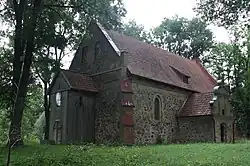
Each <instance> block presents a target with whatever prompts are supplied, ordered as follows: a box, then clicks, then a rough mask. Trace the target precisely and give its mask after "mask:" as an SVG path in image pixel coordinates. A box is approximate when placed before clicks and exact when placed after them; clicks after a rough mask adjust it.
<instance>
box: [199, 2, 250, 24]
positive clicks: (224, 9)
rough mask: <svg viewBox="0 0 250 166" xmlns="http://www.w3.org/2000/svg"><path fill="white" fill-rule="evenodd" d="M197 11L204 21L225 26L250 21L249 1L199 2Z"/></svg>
mask: <svg viewBox="0 0 250 166" xmlns="http://www.w3.org/2000/svg"><path fill="white" fill-rule="evenodd" d="M195 10H196V11H197V12H198V13H199V15H200V16H202V18H203V19H204V20H206V21H214V22H216V23H218V24H219V25H224V26H230V25H234V24H235V23H236V22H238V21H239V20H241V21H246V23H247V24H249V20H250V18H249V12H250V8H249V0H224V1H222V0H199V3H198V5H197V7H196V9H195Z"/></svg>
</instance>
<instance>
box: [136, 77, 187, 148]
mask: <svg viewBox="0 0 250 166" xmlns="http://www.w3.org/2000/svg"><path fill="white" fill-rule="evenodd" d="M132 88H133V92H134V94H133V101H134V104H135V108H134V111H135V112H134V121H135V143H137V144H153V143H156V141H157V137H158V136H160V137H161V138H162V139H163V140H165V141H167V142H172V141H174V139H175V133H176V118H175V117H176V114H177V112H178V111H179V109H180V108H181V106H182V104H183V102H184V101H185V99H186V97H187V92H186V91H184V90H178V89H175V88H171V87H169V86H163V85H160V84H157V83H155V82H153V81H148V80H147V81H146V80H143V79H139V78H133V83H132ZM156 95H158V96H159V97H160V100H161V105H162V109H161V118H160V120H159V121H157V120H155V119H154V110H153V105H154V98H155V97H156Z"/></svg>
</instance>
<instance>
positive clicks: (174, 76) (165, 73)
mask: <svg viewBox="0 0 250 166" xmlns="http://www.w3.org/2000/svg"><path fill="white" fill-rule="evenodd" d="M107 32H108V34H109V36H110V37H111V38H112V40H113V41H114V43H115V44H116V46H117V47H118V48H119V49H120V51H121V52H123V51H126V52H128V65H127V68H128V69H129V71H130V72H131V73H132V74H134V75H138V76H141V77H145V78H149V79H152V80H155V81H159V82H163V83H166V84H170V85H174V86H177V87H180V88H184V89H188V90H191V91H196V92H202V93H204V92H210V91H212V89H213V87H214V86H215V84H216V81H215V79H214V78H213V77H212V76H211V75H210V74H209V73H208V72H207V71H206V69H205V68H204V67H203V66H202V65H201V64H200V62H198V61H196V60H189V59H186V58H183V57H181V56H179V55H175V54H172V53H169V52H167V51H165V50H163V49H160V48H157V47H154V46H152V45H150V44H147V43H144V42H141V41H139V40H137V39H135V38H133V37H129V36H125V35H123V34H119V33H117V32H115V31H107ZM173 68H175V69H176V70H177V71H180V72H181V73H182V74H183V75H186V76H190V78H189V80H188V84H186V83H184V82H183V81H182V79H181V77H180V76H179V74H178V73H177V72H176V71H175V70H174V69H173Z"/></svg>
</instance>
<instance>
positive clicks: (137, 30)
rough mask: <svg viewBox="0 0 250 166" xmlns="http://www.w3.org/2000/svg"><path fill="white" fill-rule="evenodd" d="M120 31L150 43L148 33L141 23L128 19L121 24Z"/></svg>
mask: <svg viewBox="0 0 250 166" xmlns="http://www.w3.org/2000/svg"><path fill="white" fill-rule="evenodd" d="M120 31H121V33H123V34H125V35H127V36H132V37H135V38H136V39H138V40H140V41H143V42H148V43H150V36H149V33H148V32H147V31H146V30H145V29H144V26H143V25H138V24H137V23H136V21H135V20H130V21H129V22H128V23H125V24H123V26H122V28H121V30H120Z"/></svg>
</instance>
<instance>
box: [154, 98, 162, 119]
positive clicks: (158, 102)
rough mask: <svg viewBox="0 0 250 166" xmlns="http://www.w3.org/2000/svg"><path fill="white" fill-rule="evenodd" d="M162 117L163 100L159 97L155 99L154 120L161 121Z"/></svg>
mask: <svg viewBox="0 0 250 166" xmlns="http://www.w3.org/2000/svg"><path fill="white" fill-rule="evenodd" d="M160 116H161V100H160V97H159V96H156V97H155V99H154V118H155V120H160Z"/></svg>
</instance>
